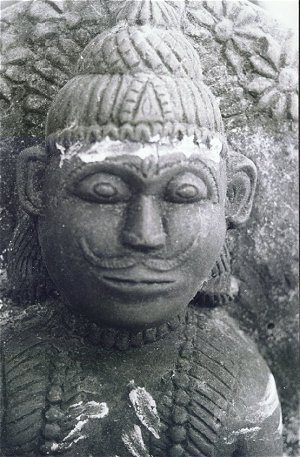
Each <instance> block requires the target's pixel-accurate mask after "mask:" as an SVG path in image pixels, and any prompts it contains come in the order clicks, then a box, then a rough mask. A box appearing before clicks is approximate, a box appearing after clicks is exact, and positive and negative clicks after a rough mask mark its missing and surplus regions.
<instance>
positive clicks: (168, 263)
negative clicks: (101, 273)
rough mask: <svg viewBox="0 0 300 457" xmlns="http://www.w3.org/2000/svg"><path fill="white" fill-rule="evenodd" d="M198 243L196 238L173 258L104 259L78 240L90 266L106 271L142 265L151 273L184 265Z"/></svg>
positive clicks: (84, 241)
mask: <svg viewBox="0 0 300 457" xmlns="http://www.w3.org/2000/svg"><path fill="white" fill-rule="evenodd" d="M197 242H198V237H196V239H195V240H194V241H193V242H192V243H191V244H190V245H189V246H188V247H187V248H186V249H185V250H184V251H183V252H181V253H176V255H175V256H173V257H170V258H164V259H163V258H157V257H156V258H155V257H148V256H147V257H145V256H141V255H140V256H134V257H133V256H132V255H131V256H129V255H126V256H125V255H123V256H115V257H106V256H100V255H98V254H95V253H94V252H93V251H92V249H91V248H90V247H89V245H88V243H87V241H86V240H85V239H84V238H81V240H80V246H81V249H82V252H83V255H84V257H85V258H86V260H88V261H89V262H90V263H91V264H92V265H94V266H95V267H99V268H107V269H122V268H130V267H134V266H136V265H144V266H145V267H148V268H149V269H150V270H153V271H169V270H173V269H174V268H176V267H178V266H179V265H181V264H182V263H184V262H185V261H186V260H187V259H188V258H189V257H190V254H191V252H192V250H193V248H194V246H195V245H196V244H197Z"/></svg>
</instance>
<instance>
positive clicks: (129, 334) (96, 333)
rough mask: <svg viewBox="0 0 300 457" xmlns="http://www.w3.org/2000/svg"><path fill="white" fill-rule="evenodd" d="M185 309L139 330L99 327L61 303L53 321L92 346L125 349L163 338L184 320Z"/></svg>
mask: <svg viewBox="0 0 300 457" xmlns="http://www.w3.org/2000/svg"><path fill="white" fill-rule="evenodd" d="M185 314H186V311H184V312H183V313H181V314H179V315H177V316H176V317H175V318H173V319H171V320H169V321H168V322H166V323H164V324H161V325H159V326H156V327H150V328H147V329H144V330H141V331H134V330H123V329H117V328H109V327H101V326H99V325H97V324H95V323H93V322H90V321H89V320H88V319H87V318H85V317H84V316H80V315H74V314H72V313H71V311H70V310H68V309H67V308H66V306H64V305H63V304H61V303H60V304H59V305H58V309H57V308H56V309H55V321H56V322H61V323H62V324H63V326H64V328H65V330H66V332H67V333H69V335H70V336H71V337H79V338H82V339H84V340H85V341H86V342H87V343H90V344H92V345H94V346H99V347H103V348H104V349H109V350H113V349H115V350H119V351H125V350H127V349H129V348H138V347H142V346H144V345H146V344H149V343H153V342H155V341H157V340H160V339H163V338H165V337H166V336H167V335H169V334H170V333H171V332H173V331H175V330H176V329H177V328H178V327H179V326H180V325H181V324H183V323H184V321H185Z"/></svg>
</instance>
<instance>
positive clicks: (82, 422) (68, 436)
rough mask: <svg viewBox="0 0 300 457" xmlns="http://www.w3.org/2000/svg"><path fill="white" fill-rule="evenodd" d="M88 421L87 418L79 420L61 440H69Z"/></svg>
mask: <svg viewBox="0 0 300 457" xmlns="http://www.w3.org/2000/svg"><path fill="white" fill-rule="evenodd" d="M87 423H88V419H85V420H83V421H82V420H79V421H78V422H77V424H76V425H75V427H74V428H73V429H72V430H71V431H70V433H69V434H68V435H67V436H65V437H64V439H63V441H69V440H70V439H71V438H72V437H73V436H74V435H77V433H78V432H81V430H82V429H83V427H84V426H85V424H87Z"/></svg>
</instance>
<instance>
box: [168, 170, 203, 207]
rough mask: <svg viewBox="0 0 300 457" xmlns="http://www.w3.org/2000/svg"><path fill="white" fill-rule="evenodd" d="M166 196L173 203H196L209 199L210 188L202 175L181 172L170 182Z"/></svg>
mask: <svg viewBox="0 0 300 457" xmlns="http://www.w3.org/2000/svg"><path fill="white" fill-rule="evenodd" d="M165 198H166V200H168V201H170V202H173V203H195V202H199V201H201V200H207V199H208V188H207V185H206V184H205V182H204V181H203V180H202V179H201V178H200V176H197V175H194V174H193V173H187V172H186V173H181V174H179V175H178V176H176V177H175V178H173V179H172V180H171V181H170V182H169V185H168V187H167V191H166V195H165Z"/></svg>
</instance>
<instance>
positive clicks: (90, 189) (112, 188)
mask: <svg viewBox="0 0 300 457" xmlns="http://www.w3.org/2000/svg"><path fill="white" fill-rule="evenodd" d="M72 191H73V193H74V194H75V195H77V196H78V197H80V198H82V199H83V200H88V201H91V202H95V203H121V202H126V201H127V200H128V199H129V198H130V190H129V188H128V186H127V185H126V184H125V182H124V181H123V180H122V179H121V178H120V177H119V176H116V175H112V174H109V173H95V174H93V175H90V176H87V177H85V178H83V179H81V180H80V181H77V183H75V184H74V186H73V189H72Z"/></svg>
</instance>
